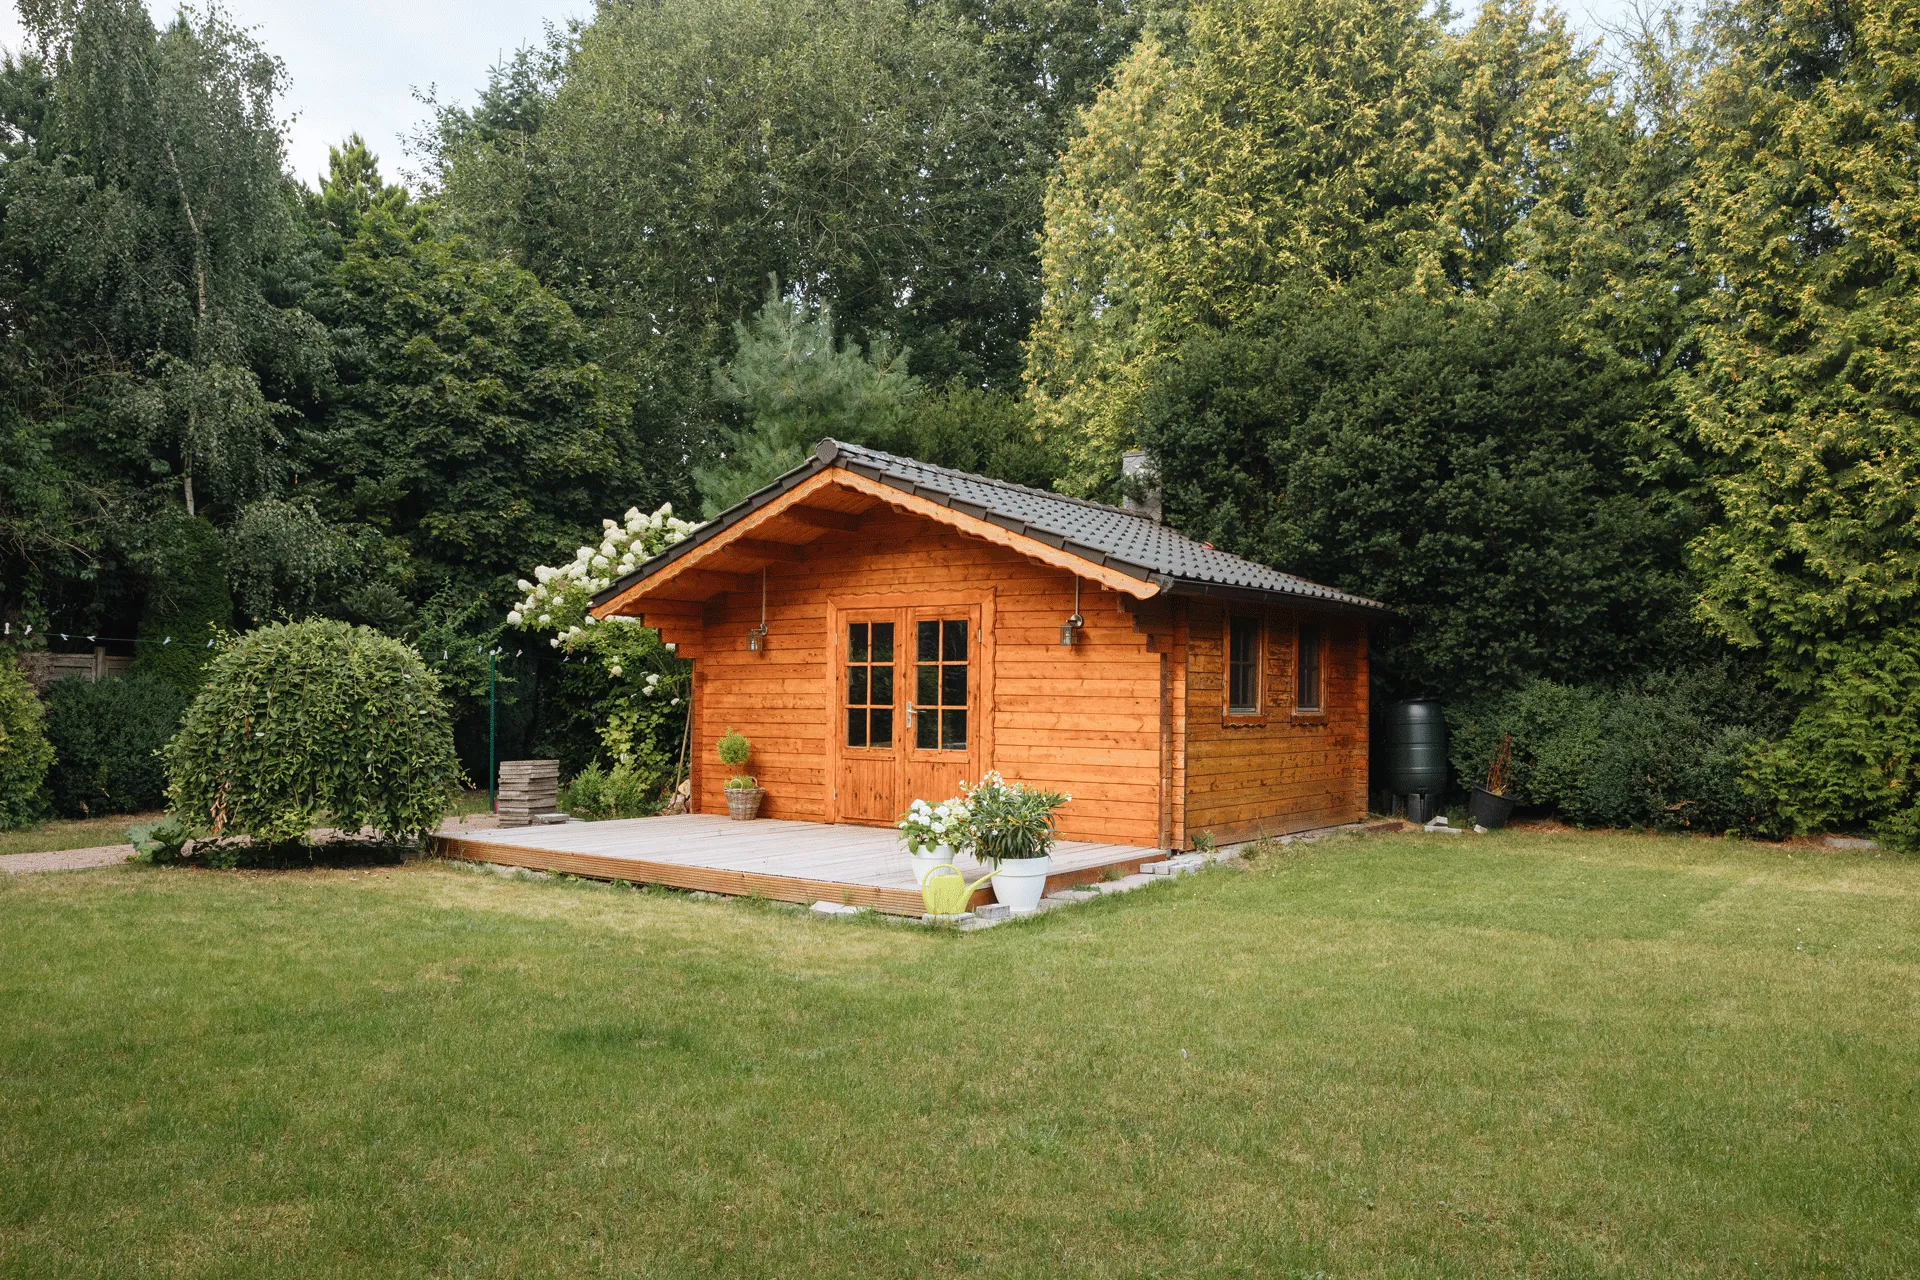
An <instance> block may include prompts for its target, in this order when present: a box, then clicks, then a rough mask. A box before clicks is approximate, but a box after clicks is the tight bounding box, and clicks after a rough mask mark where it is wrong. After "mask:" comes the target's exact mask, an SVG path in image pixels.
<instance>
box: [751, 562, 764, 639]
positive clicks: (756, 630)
mask: <svg viewBox="0 0 1920 1280" xmlns="http://www.w3.org/2000/svg"><path fill="white" fill-rule="evenodd" d="M766 647H767V571H766V570H765V569H762V570H760V625H759V626H757V627H752V628H749V629H748V631H747V652H748V653H761V652H764V651H765V649H766Z"/></svg>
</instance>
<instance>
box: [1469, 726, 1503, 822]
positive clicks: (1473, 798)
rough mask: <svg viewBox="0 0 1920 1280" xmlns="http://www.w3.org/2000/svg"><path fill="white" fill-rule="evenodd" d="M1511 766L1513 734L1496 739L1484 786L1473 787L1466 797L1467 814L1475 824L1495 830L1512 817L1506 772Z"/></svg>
mask: <svg viewBox="0 0 1920 1280" xmlns="http://www.w3.org/2000/svg"><path fill="white" fill-rule="evenodd" d="M1512 767H1513V735H1512V734H1508V735H1507V736H1506V737H1504V738H1502V739H1500V749H1499V750H1498V751H1496V752H1494V753H1493V763H1492V764H1490V765H1488V766H1487V784H1486V785H1485V786H1475V787H1474V788H1473V793H1472V794H1471V795H1469V796H1468V797H1467V813H1468V815H1469V816H1470V817H1472V819H1473V821H1474V823H1475V825H1477V826H1482V827H1485V828H1486V829H1487V830H1489V831H1497V830H1499V829H1500V828H1501V827H1504V826H1506V825H1507V819H1508V818H1511V817H1512V816H1513V796H1512V795H1510V794H1508V792H1509V773H1510V771H1511V770H1512Z"/></svg>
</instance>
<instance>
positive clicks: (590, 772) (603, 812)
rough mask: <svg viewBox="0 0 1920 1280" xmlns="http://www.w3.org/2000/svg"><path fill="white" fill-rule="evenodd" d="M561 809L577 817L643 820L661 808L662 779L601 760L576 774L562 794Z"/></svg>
mask: <svg viewBox="0 0 1920 1280" xmlns="http://www.w3.org/2000/svg"><path fill="white" fill-rule="evenodd" d="M560 808H561V810H562V811H563V812H565V813H569V814H572V815H573V816H574V817H576V818H587V819H590V820H593V821H599V820H601V819H604V818H644V817H646V816H647V815H648V814H651V813H654V812H656V811H657V810H658V809H659V808H660V786H659V779H658V778H657V777H656V776H654V775H653V773H652V772H651V771H647V770H640V769H635V768H634V767H633V766H632V765H626V764H617V765H615V766H614V767H613V768H612V769H602V768H601V767H600V762H599V761H598V760H595V761H593V762H592V763H590V764H589V765H587V767H586V768H584V769H582V770H580V772H578V773H576V774H574V775H573V780H572V781H571V782H569V783H567V785H566V789H565V790H563V791H562V792H561V793H560Z"/></svg>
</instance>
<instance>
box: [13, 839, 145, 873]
mask: <svg viewBox="0 0 1920 1280" xmlns="http://www.w3.org/2000/svg"><path fill="white" fill-rule="evenodd" d="M132 856H133V846H132V845H130V844H103V845H101V846H99V847H98V848H94V849H62V850H60V851H59V852H58V853H9V854H5V855H0V871H5V872H7V873H8V874H9V875H24V874H25V873H27V872H29V871H84V870H86V869H87V868H88V867H110V866H113V865H114V864H115V863H117V862H125V861H126V860H127V859H128V858H130V857H132Z"/></svg>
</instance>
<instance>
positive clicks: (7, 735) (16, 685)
mask: <svg viewBox="0 0 1920 1280" xmlns="http://www.w3.org/2000/svg"><path fill="white" fill-rule="evenodd" d="M43 715H44V713H43V712H42V711H41V709H40V700H39V699H38V698H36V697H34V696H33V686H32V685H29V684H28V683H27V677H26V675H25V673H23V672H22V671H21V670H20V664H19V663H18V662H16V661H14V657H13V651H12V650H11V649H3V648H0V831H5V830H7V829H9V828H11V827H20V826H25V825H26V824H27V823H29V822H32V821H34V820H35V819H36V818H38V817H39V816H40V815H41V813H42V812H43V810H44V806H45V801H44V798H43V797H42V795H41V791H40V784H41V783H42V782H44V781H45V780H46V776H47V766H48V765H50V764H52V763H53V748H52V747H50V746H48V745H47V734H46V730H45V729H44V728H43V727H42V723H41V720H42V716H43Z"/></svg>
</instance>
